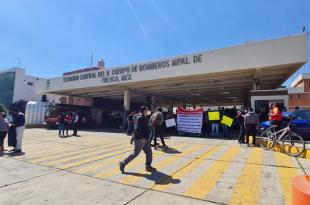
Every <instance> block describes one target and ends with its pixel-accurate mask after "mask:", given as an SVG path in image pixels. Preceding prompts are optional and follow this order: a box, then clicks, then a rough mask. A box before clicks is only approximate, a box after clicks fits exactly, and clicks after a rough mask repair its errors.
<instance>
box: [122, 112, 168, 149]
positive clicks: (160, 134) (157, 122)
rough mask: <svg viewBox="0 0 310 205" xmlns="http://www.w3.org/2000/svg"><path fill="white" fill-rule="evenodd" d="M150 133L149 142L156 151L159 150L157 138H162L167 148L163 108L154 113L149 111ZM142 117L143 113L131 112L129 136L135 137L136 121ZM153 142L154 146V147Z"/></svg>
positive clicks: (129, 116)
mask: <svg viewBox="0 0 310 205" xmlns="http://www.w3.org/2000/svg"><path fill="white" fill-rule="evenodd" d="M148 114H149V115H148V125H149V128H148V132H149V134H148V135H149V141H150V143H151V146H154V149H157V147H158V143H157V138H160V140H161V143H162V145H163V147H167V145H166V143H165V139H164V115H163V110H162V108H160V107H159V108H157V109H156V111H155V112H154V113H151V111H148ZM139 115H141V111H140V112H139V111H135V112H131V113H130V114H129V115H128V117H127V122H128V129H127V135H133V134H134V130H135V121H136V120H137V117H139ZM133 141H134V136H132V138H131V140H130V143H131V144H133ZM152 141H153V145H152Z"/></svg>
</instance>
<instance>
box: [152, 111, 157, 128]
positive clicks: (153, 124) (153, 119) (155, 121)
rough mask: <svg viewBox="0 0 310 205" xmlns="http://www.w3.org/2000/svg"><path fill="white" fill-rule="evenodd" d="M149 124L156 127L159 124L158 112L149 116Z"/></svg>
mask: <svg viewBox="0 0 310 205" xmlns="http://www.w3.org/2000/svg"><path fill="white" fill-rule="evenodd" d="M151 125H152V127H156V126H158V125H159V113H158V112H156V113H154V114H153V115H152V116H151Z"/></svg>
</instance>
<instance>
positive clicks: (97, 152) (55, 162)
mask: <svg viewBox="0 0 310 205" xmlns="http://www.w3.org/2000/svg"><path fill="white" fill-rule="evenodd" d="M126 148H129V146H128V145H121V146H117V147H111V148H108V149H99V150H95V151H93V152H82V153H79V154H76V155H74V156H70V157H62V158H61V159H56V160H49V161H48V162H43V163H44V164H45V165H47V166H55V165H58V164H63V163H68V162H70V161H72V160H79V159H81V158H85V157H92V156H93V155H95V156H97V155H101V154H108V153H109V152H110V151H114V150H121V152H123V151H124V150H125V149H126Z"/></svg>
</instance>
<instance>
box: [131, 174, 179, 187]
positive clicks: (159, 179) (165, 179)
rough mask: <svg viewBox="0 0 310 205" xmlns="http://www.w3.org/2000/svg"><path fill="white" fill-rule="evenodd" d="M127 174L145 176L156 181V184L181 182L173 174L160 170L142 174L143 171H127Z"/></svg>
mask: <svg viewBox="0 0 310 205" xmlns="http://www.w3.org/2000/svg"><path fill="white" fill-rule="evenodd" d="M125 174H126V175H131V176H136V177H144V178H146V179H148V180H150V181H154V183H155V184H162V185H167V184H180V183H181V180H180V179H173V177H172V176H170V175H167V174H165V173H163V172H160V171H154V172H152V173H150V174H141V173H134V172H125Z"/></svg>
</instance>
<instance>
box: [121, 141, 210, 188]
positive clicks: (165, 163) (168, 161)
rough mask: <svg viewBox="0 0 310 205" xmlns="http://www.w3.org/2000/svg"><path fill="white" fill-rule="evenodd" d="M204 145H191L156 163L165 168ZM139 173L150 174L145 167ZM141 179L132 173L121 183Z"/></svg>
mask: <svg viewBox="0 0 310 205" xmlns="http://www.w3.org/2000/svg"><path fill="white" fill-rule="evenodd" d="M203 146H204V145H202V144H195V145H193V146H191V147H190V148H188V149H186V150H185V151H184V152H182V153H180V154H177V155H176V156H171V157H168V158H167V159H165V160H162V161H160V162H158V163H156V164H155V167H156V169H158V170H160V169H163V168H164V167H166V166H168V165H171V164H172V163H173V162H175V161H176V160H177V159H179V158H181V157H184V156H186V155H189V154H191V153H193V152H195V151H197V150H199V149H201V148H202V147H203ZM139 173H142V174H150V173H149V172H147V171H145V170H144V169H141V170H140V171H139ZM140 179H141V177H139V176H135V175H130V176H127V177H125V178H124V179H122V181H121V183H124V184H135V183H136V182H137V181H138V180H140Z"/></svg>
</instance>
